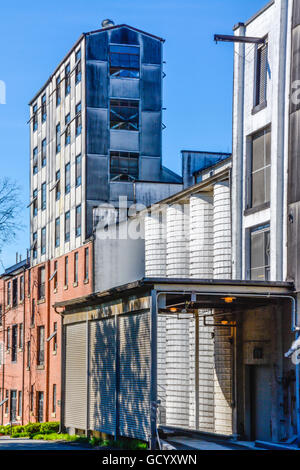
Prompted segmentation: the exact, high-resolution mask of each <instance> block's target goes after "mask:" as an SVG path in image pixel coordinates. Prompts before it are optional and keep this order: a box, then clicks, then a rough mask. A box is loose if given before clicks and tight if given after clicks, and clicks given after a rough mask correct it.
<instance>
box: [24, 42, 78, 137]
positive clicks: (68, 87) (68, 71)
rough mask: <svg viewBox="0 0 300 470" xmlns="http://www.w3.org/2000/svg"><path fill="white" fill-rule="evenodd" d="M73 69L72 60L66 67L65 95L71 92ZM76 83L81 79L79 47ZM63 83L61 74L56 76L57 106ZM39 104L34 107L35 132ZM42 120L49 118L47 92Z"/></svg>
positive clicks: (33, 126)
mask: <svg viewBox="0 0 300 470" xmlns="http://www.w3.org/2000/svg"><path fill="white" fill-rule="evenodd" d="M72 72H73V71H71V68H70V62H69V63H68V64H67V65H66V67H65V75H64V78H63V80H64V82H65V96H68V95H69V94H70V92H71V74H72ZM74 73H75V85H77V84H78V83H79V82H80V81H81V50H80V49H79V50H78V51H76V53H75V67H74ZM61 83H62V79H61V77H60V75H59V76H58V77H57V78H56V106H59V105H60V103H61ZM38 111H39V110H38V105H37V103H35V104H34V105H33V107H32V129H33V132H35V131H36V130H37V129H38ZM41 120H42V123H44V122H46V120H47V99H46V93H44V94H43V96H42V105H41Z"/></svg>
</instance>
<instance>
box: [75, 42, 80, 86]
mask: <svg viewBox="0 0 300 470" xmlns="http://www.w3.org/2000/svg"><path fill="white" fill-rule="evenodd" d="M75 63H76V65H75V83H76V85H77V83H79V82H80V81H81V50H80V49H79V50H78V51H77V52H76V54H75Z"/></svg>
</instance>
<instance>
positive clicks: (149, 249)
mask: <svg viewBox="0 0 300 470" xmlns="http://www.w3.org/2000/svg"><path fill="white" fill-rule="evenodd" d="M145 275H146V277H165V276H166V235H165V221H164V216H163V213H162V212H155V213H151V214H149V215H148V216H146V217H145Z"/></svg>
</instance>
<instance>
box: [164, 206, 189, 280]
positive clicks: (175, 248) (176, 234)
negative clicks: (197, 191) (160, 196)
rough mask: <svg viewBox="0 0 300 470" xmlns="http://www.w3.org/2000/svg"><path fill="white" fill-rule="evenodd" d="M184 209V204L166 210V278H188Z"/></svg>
mask: <svg viewBox="0 0 300 470" xmlns="http://www.w3.org/2000/svg"><path fill="white" fill-rule="evenodd" d="M185 209H187V206H186V205H184V204H174V205H172V206H169V207H168V208H167V270H166V274H167V277H173V278H186V277H188V276H189V220H188V214H186V213H185Z"/></svg>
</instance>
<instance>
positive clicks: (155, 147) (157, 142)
mask: <svg viewBox="0 0 300 470" xmlns="http://www.w3.org/2000/svg"><path fill="white" fill-rule="evenodd" d="M141 129H142V132H141V155H147V156H150V157H152V156H157V157H160V155H161V113H160V112H146V111H144V112H142V113H141Z"/></svg>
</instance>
